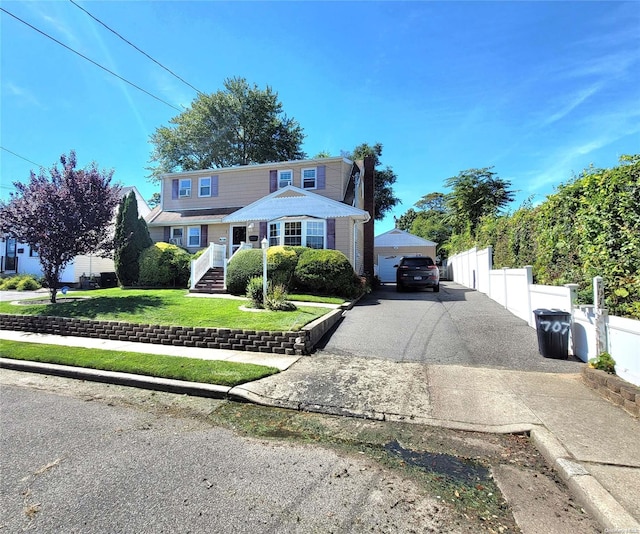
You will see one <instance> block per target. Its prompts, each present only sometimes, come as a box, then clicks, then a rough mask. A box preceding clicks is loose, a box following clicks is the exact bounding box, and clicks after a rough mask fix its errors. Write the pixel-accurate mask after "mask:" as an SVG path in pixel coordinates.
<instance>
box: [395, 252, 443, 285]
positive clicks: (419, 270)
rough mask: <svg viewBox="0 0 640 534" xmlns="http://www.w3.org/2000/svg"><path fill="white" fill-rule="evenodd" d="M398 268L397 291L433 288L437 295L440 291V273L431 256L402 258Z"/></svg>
mask: <svg viewBox="0 0 640 534" xmlns="http://www.w3.org/2000/svg"><path fill="white" fill-rule="evenodd" d="M396 267H397V270H396V290H397V291H404V290H405V289H406V288H409V287H414V288H420V287H431V288H433V291H434V292H436V293H437V292H438V291H440V271H439V270H438V266H437V265H436V264H435V262H434V261H433V260H432V259H431V258H430V257H429V256H407V257H402V258H400V263H398V265H396Z"/></svg>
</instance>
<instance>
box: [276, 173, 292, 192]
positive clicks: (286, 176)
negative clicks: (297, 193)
mask: <svg viewBox="0 0 640 534" xmlns="http://www.w3.org/2000/svg"><path fill="white" fill-rule="evenodd" d="M288 185H293V171H291V170H288V171H278V189H282V188H283V187H287V186H288Z"/></svg>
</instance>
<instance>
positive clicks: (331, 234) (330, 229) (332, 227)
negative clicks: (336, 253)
mask: <svg viewBox="0 0 640 534" xmlns="http://www.w3.org/2000/svg"><path fill="white" fill-rule="evenodd" d="M327 248H330V249H335V248H336V220H335V219H327Z"/></svg>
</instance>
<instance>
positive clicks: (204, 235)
mask: <svg viewBox="0 0 640 534" xmlns="http://www.w3.org/2000/svg"><path fill="white" fill-rule="evenodd" d="M200 246H201V247H207V246H209V226H208V225H206V224H201V225H200Z"/></svg>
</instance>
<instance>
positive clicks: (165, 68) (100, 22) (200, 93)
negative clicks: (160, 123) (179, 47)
mask: <svg viewBox="0 0 640 534" xmlns="http://www.w3.org/2000/svg"><path fill="white" fill-rule="evenodd" d="M69 2H71V3H72V4H73V5H74V6H76V7H77V8H78V9H81V10H82V11H84V12H85V13H86V14H87V15H89V16H90V17H91V18H92V19H93V20H95V21H96V22H98V23H99V24H101V25H102V26H104V27H105V28H106V29H107V30H109V31H110V32H111V33H113V34H115V35H117V36H118V37H119V38H120V39H122V40H123V41H124V42H125V43H127V44H128V45H129V46H132V47H133V48H135V49H136V50H137V51H138V52H140V53H141V54H143V55H144V56H146V57H148V58H149V59H150V60H151V61H153V62H154V63H155V64H156V65H159V66H160V67H162V68H163V69H164V70H166V71H167V72H168V73H169V74H171V75H172V76H174V77H176V78H177V79H178V80H180V81H181V82H182V83H184V84H186V85H188V86H189V87H191V89H193V90H194V91H195V92H196V93H198V94H199V95H202V94H204V93H203V92H202V91H200V90H199V89H197V88H196V87H194V86H193V85H191V84H190V83H189V82H188V81H186V80H184V79H183V78H181V77H180V76H178V75H177V74H176V73H175V72H173V71H172V70H171V69H169V68H168V67H165V66H164V65H163V64H162V63H160V62H159V61H157V60H155V59H154V58H152V57H151V56H150V55H149V54H147V53H146V52H145V51H144V50H141V49H140V48H138V47H137V46H136V45H134V44H133V43H132V42H131V41H129V40H127V39H126V38H125V37H123V36H122V35H120V34H119V33H118V32H117V31H116V30H114V29H113V28H110V27H109V26H108V25H107V24H105V23H104V22H102V21H101V20H100V19H99V18H98V17H96V16H94V15H92V14H91V13H89V12H88V11H87V10H86V9H85V8H84V7H82V6H81V5H78V4H77V3H76V2H74V1H73V0H69Z"/></svg>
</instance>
